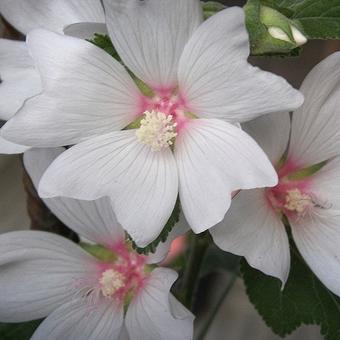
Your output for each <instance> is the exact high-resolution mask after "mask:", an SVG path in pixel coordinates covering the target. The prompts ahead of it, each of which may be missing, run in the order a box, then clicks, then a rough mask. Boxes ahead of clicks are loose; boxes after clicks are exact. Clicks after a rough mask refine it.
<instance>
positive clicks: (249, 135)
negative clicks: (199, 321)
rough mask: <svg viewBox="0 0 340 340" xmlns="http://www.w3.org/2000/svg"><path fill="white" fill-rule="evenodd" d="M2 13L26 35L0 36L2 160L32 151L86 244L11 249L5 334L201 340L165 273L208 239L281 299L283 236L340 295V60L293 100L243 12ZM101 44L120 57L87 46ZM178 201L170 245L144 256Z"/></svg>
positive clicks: (1, 271)
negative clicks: (252, 41)
mask: <svg viewBox="0 0 340 340" xmlns="http://www.w3.org/2000/svg"><path fill="white" fill-rule="evenodd" d="M0 11H1V13H2V14H3V15H4V17H5V18H6V19H7V20H8V22H10V23H11V24H12V25H13V26H15V27H16V28H17V29H18V30H19V31H21V32H22V33H23V34H25V35H26V36H27V38H26V42H18V41H10V40H5V39H0V61H1V65H0V75H1V83H0V94H1V99H0V117H1V119H4V120H8V122H7V123H6V124H5V125H4V126H3V127H2V129H1V137H0V152H2V153H9V154H14V153H23V152H24V165H25V168H26V171H27V172H28V174H29V175H30V177H31V179H32V181H33V183H34V186H35V187H36V189H37V190H38V192H39V195H40V197H41V198H42V200H43V201H44V203H45V204H46V206H47V207H48V208H49V209H50V210H51V211H52V212H53V213H54V214H55V215H56V216H57V217H58V218H59V219H60V220H61V221H62V222H63V223H64V224H65V225H67V226H68V227H69V228H71V229H72V230H73V231H74V232H76V233H77V234H79V235H80V237H81V240H82V241H84V242H81V243H80V244H79V245H78V244H75V243H72V242H71V241H68V240H66V239H65V238H63V237H62V236H59V235H54V234H50V233H45V232H38V231H35V232H34V231H25V232H22V231H21V232H12V233H8V234H3V235H1V236H0V321H1V322H23V321H28V320H32V319H39V318H45V319H44V321H43V322H42V323H41V325H40V326H39V328H38V329H37V330H36V332H35V334H34V335H33V339H34V340H43V339H99V340H106V339H117V340H118V339H119V340H128V339H130V340H135V339H142V340H159V339H161V340H174V339H176V340H177V339H178V340H180V339H183V340H189V339H192V338H193V320H194V317H193V315H192V314H191V312H190V311H189V310H188V309H187V308H186V307H190V306H186V307H185V306H184V305H183V304H182V302H184V301H183V300H182V299H181V302H180V301H179V300H178V299H177V298H176V297H175V296H174V295H173V294H172V293H171V292H170V289H171V287H172V286H173V284H174V282H175V281H176V280H177V273H176V272H175V271H174V270H172V269H169V268H165V267H162V266H161V265H160V263H161V262H162V261H163V260H164V259H165V258H166V256H167V254H168V252H169V248H170V245H171V242H172V241H173V240H174V239H175V238H176V237H177V236H179V235H182V234H184V233H186V232H187V231H188V230H189V229H191V230H192V231H193V232H194V233H195V234H198V233H202V232H205V231H206V230H209V232H210V234H211V235H212V238H213V240H214V242H215V243H216V244H217V245H218V246H219V247H220V248H221V249H222V250H225V251H228V252H232V253H234V254H237V255H241V256H244V257H245V258H246V259H247V261H248V263H249V264H250V265H251V266H253V267H255V268H257V269H259V270H261V271H263V272H264V273H266V274H268V275H271V276H275V277H278V278H279V279H281V281H282V283H283V284H284V283H285V282H286V280H287V277H288V273H289V267H290V254H289V240H288V236H287V233H286V226H285V225H284V222H283V221H285V222H286V223H287V222H289V225H290V228H291V231H292V237H293V239H294V241H295V243H296V245H297V247H298V249H299V251H300V253H301V254H302V256H303V257H304V259H305V261H306V262H307V264H308V265H309V266H310V268H311V269H312V270H313V271H314V273H315V274H316V275H317V276H318V277H319V279H320V280H321V281H322V282H323V283H324V284H325V286H327V287H328V289H330V290H331V291H332V292H334V293H335V294H337V295H340V289H339V287H340V286H339V282H340V264H339V257H340V251H339V249H340V247H339V246H338V245H339V244H340V232H339V230H338V226H340V213H339V209H340V206H339V207H338V205H339V204H340V199H339V198H340V187H339V184H338V183H337V180H338V179H339V178H340V175H339V174H340V161H339V160H340V157H339V156H340V155H339V153H340V152H339V151H338V150H340V134H339V131H340V130H339V127H340V120H339V118H338V115H337V107H338V100H340V96H339V93H338V92H339V88H340V87H339V83H340V71H339V70H340V55H339V53H335V54H333V55H332V56H330V57H328V58H327V59H325V60H324V61H323V62H321V63H320V64H319V65H318V66H316V67H315V69H314V70H313V71H312V72H311V73H310V74H309V76H308V77H307V78H306V80H305V82H304V83H303V85H302V87H301V90H300V91H297V90H295V89H294V88H292V87H291V86H290V85H289V84H288V83H287V81H286V80H284V79H283V78H281V77H279V76H276V75H274V74H271V73H269V72H265V71H262V70H260V69H258V68H257V67H254V66H252V65H250V64H249V63H248V61H247V58H248V56H249V53H250V50H249V39H248V34H247V30H246V26H245V22H244V12H243V10H242V9H241V8H237V7H231V8H227V9H223V10H221V11H219V12H218V13H217V14H215V15H213V16H211V17H210V18H208V19H207V20H204V17H203V12H202V7H201V3H200V1H197V0H146V1H140V0H104V1H100V0H95V1H93V0H92V1H84V0H82V1H81V0H67V1H66V0H61V1H58V2H53V1H47V0H36V1H33V0H26V1H23V0H2V2H1V3H0ZM292 29H295V31H294V30H293V34H294V38H295V40H296V42H297V41H298V40H299V39H300V40H301V36H302V33H301V32H299V31H296V30H297V29H296V28H292ZM294 32H295V33H294ZM98 33H101V34H103V35H107V36H108V37H109V38H110V40H111V42H112V44H113V47H114V49H115V51H116V52H117V55H119V60H118V59H115V58H113V57H112V56H111V55H110V54H109V53H107V51H105V50H104V49H102V48H100V47H99V46H96V44H94V43H93V42H91V39H92V38H93V37H94V35H95V34H98ZM271 34H272V35H273V37H274V38H275V34H273V32H272V33H271ZM276 35H277V34H276ZM303 42H305V41H303ZM301 43H302V42H301ZM338 98H339V99H338ZM292 110H295V111H294V112H293V115H292V119H291V116H290V113H289V112H290V111H292ZM339 117H340V116H339ZM233 196H234V198H233V199H232V197H233ZM178 201H179V202H180V206H181V211H182V213H183V214H180V219H179V223H177V224H176V225H174V226H172V229H171V231H170V232H169V235H168V237H167V240H166V241H164V239H163V241H164V242H157V248H156V249H155V252H154V253H149V254H144V255H142V254H140V253H138V252H137V251H136V248H137V247H140V248H145V247H147V246H148V245H150V244H151V243H152V242H155V240H157V239H158V238H159V237H160V235H162V230H163V229H164V227H165V225H166V224H167V222H168V221H169V220H171V216H172V214H173V212H174V209H175V206H176V202H178ZM127 234H128V235H127ZM330 272H331V273H333V275H329V273H330ZM178 298H181V296H180V294H179V296H178Z"/></svg>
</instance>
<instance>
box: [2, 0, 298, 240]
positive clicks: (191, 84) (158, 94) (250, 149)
mask: <svg viewBox="0 0 340 340" xmlns="http://www.w3.org/2000/svg"><path fill="white" fill-rule="evenodd" d="M105 4H106V15H107V25H108V29H109V32H110V36H111V39H112V41H113V44H114V46H115V47H116V49H117V51H118V53H119V55H120V57H121V58H122V60H123V62H124V64H125V65H126V66H127V67H128V68H129V69H130V70H131V71H132V72H133V73H134V74H135V75H136V76H137V77H138V78H140V79H142V80H143V81H144V82H146V83H147V84H148V85H149V86H150V87H151V88H152V90H153V93H154V95H153V96H152V97H146V96H145V95H143V94H142V93H141V92H140V90H139V89H138V88H137V86H136V85H135V83H134V82H133V80H132V79H131V77H130V76H129V74H128V73H127V71H126V69H125V68H124V67H123V66H122V65H121V64H119V63H118V62H117V61H115V60H114V59H113V58H111V56H109V55H108V54H107V53H105V52H104V51H103V50H101V49H99V48H97V47H96V46H94V45H93V44H90V43H88V42H86V41H82V40H79V39H74V38H71V37H66V36H61V35H58V34H55V33H51V32H48V31H43V30H37V31H35V32H33V33H31V34H30V35H29V36H28V47H29V49H30V52H31V54H32V55H33V57H34V59H35V61H36V64H37V65H38V68H39V70H40V72H41V75H42V78H43V82H44V91H43V93H42V95H40V96H37V97H35V98H33V99H31V100H29V101H27V102H26V103H25V105H24V107H23V108H22V109H21V110H20V111H19V113H18V114H17V115H16V116H15V117H14V118H13V119H12V120H10V121H9V122H8V123H7V124H6V125H5V127H4V128H3V130H2V132H3V135H4V137H5V138H6V139H9V140H11V141H13V142H17V143H24V144H27V145H31V146H37V147H49V146H51V147H52V146H60V145H74V144H76V145H75V146H73V147H72V148H70V149H69V150H67V151H66V152H65V153H63V154H62V155H61V156H60V157H59V158H58V159H57V160H56V161H55V162H54V163H53V164H52V165H51V167H50V168H49V169H48V170H47V173H46V175H45V176H44V178H43V179H42V183H41V186H40V193H41V195H42V196H45V197H51V196H68V197H74V198H79V199H86V200H89V199H97V198H99V197H102V196H108V197H110V199H111V201H112V205H113V208H114V210H115V213H116V216H117V218H118V221H119V222H120V223H121V224H122V225H123V226H124V228H125V229H126V230H127V231H128V232H129V234H130V235H131V236H132V237H133V238H134V240H135V241H136V243H137V244H138V245H139V246H145V245H147V244H148V243H149V242H151V241H152V240H153V239H155V238H156V237H157V236H158V235H159V233H160V231H161V229H162V227H163V226H164V225H165V223H166V221H167V220H168V218H169V216H170V215H171V212H172V210H173V208H174V205H175V202H176V199H177V195H178V192H179V197H180V200H181V204H182V208H183V212H184V215H185V217H186V218H187V220H188V222H189V224H190V225H191V227H192V228H193V230H194V231H195V232H202V231H204V230H206V229H208V228H210V227H211V226H213V225H215V224H216V223H218V222H219V221H221V220H222V219H223V217H224V215H225V213H226V211H227V210H228V208H229V205H230V201H231V198H230V196H231V195H230V194H231V192H232V191H234V190H236V189H249V188H254V187H262V186H272V185H275V184H276V183H277V176H276V173H275V171H274V170H273V168H272V166H271V164H270V162H269V161H268V159H267V157H266V156H265V155H264V153H263V152H262V150H261V149H260V148H259V147H258V145H257V144H256V143H255V142H254V141H253V140H252V139H251V138H250V137H249V136H248V135H247V134H246V133H244V132H243V131H242V130H241V129H239V128H238V127H237V126H236V125H237V123H238V122H243V121H246V120H249V119H251V118H254V117H256V116H259V115H261V114H264V113H269V112H276V111H282V110H284V109H288V110H289V109H294V108H296V107H298V106H299V105H301V103H302V101H303V98H302V95H301V94H300V93H299V92H298V91H296V90H294V89H293V88H292V87H291V86H290V85H288V83H287V82H286V81H285V80H284V79H282V78H280V77H277V76H275V75H272V74H270V73H267V72H262V71H260V70H259V69H258V68H255V67H252V66H251V65H249V64H248V63H247V57H248V55H249V43H248V35H247V31H246V28H245V25H244V14H243V10H242V9H240V8H230V9H227V10H224V11H221V12H220V13H218V14H217V15H215V16H213V17H211V18H210V19H208V20H207V21H205V22H203V23H202V10H201V6H200V2H199V1H196V0H185V1H184V0H171V1H170V0H157V1H155V0H151V1H136V0H128V1H126V0H124V1H118V0H115V1H106V2H105ZM165 116H167V118H166V119H165ZM140 120H141V121H142V122H141V126H140V128H139V130H138V129H137V130H122V129H124V128H125V127H127V126H128V125H130V124H131V123H132V122H136V121H137V122H138V121H140ZM121 130H122V131H121ZM155 150H156V151H155ZM157 150H159V151H157Z"/></svg>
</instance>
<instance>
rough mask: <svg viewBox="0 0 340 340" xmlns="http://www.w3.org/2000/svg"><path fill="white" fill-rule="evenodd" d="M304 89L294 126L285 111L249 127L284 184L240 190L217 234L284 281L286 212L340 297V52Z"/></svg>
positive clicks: (304, 251) (305, 251)
mask: <svg viewBox="0 0 340 340" xmlns="http://www.w3.org/2000/svg"><path fill="white" fill-rule="evenodd" d="M301 91H302V93H303V94H304V96H305V103H304V105H303V106H302V107H301V108H300V109H298V110H297V111H295V112H294V113H293V119H292V122H290V117H289V114H288V113H287V114H281V115H275V116H274V115H271V116H269V117H263V118H258V119H256V120H254V121H252V122H250V123H247V124H245V129H246V130H247V131H248V132H249V133H250V134H251V135H252V136H253V137H254V138H255V139H256V140H257V141H258V143H259V144H260V145H261V146H262V147H263V149H264V150H265V151H266V153H267V155H268V157H269V158H270V160H271V161H272V163H273V165H274V166H275V168H276V169H277V173H278V176H279V183H278V185H277V186H275V187H273V188H266V189H256V190H248V191H242V192H240V193H239V194H238V195H237V196H236V197H235V198H234V200H233V204H232V206H231V209H230V210H229V212H228V213H227V215H226V218H225V219H224V221H223V222H222V223H220V224H219V225H218V226H216V227H215V228H212V229H211V234H212V236H213V238H214V241H215V243H216V244H217V245H218V246H219V247H220V248H222V249H223V250H226V251H229V252H232V253H236V254H238V255H242V256H245V258H246V259H247V261H248V262H249V264H250V265H251V266H253V267H255V268H257V269H259V270H261V271H263V272H264V273H266V274H268V275H272V276H275V277H278V278H279V279H280V280H281V281H282V282H283V283H285V282H286V280H287V277H288V274H289V267H290V253H289V243H288V237H287V234H286V230H285V226H284V224H283V222H282V217H283V215H284V216H286V217H287V219H288V221H289V224H290V227H291V231H292V236H293V239H294V241H295V243H296V246H297V248H298V250H299V251H300V253H301V255H302V256H303V258H304V259H305V261H306V262H307V264H308V265H309V266H310V268H311V269H312V270H313V272H314V273H315V274H316V275H317V276H318V278H319V279H320V280H321V281H322V282H323V283H324V284H325V286H326V287H328V288H329V289H330V290H331V291H332V292H334V293H335V294H337V295H340V288H339V287H340V262H339V259H340V248H339V244H340V196H339V192H340V187H339V185H340V181H339V179H340V158H339V155H340V132H339V131H340V115H339V113H338V109H339V103H340V96H339V94H340V53H335V54H333V55H331V56H330V57H328V58H327V59H325V60H324V61H322V62H321V63H320V64H318V65H317V66H316V67H315V68H314V69H313V70H312V71H311V72H310V74H309V75H308V76H307V78H306V79H305V81H304V82H303V85H302V87H301ZM290 134H291V137H290V142H289V148H288V151H287V153H286V157H285V158H282V156H283V154H284V153H285V150H286V149H287V145H288V141H289V136H290Z"/></svg>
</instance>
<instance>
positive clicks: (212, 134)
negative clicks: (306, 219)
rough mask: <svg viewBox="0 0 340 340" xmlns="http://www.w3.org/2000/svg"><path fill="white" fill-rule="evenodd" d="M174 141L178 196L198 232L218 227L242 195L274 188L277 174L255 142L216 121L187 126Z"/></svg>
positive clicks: (193, 123) (188, 219)
mask: <svg viewBox="0 0 340 340" xmlns="http://www.w3.org/2000/svg"><path fill="white" fill-rule="evenodd" d="M188 124H189V125H188V126H187V127H186V130H185V131H183V132H182V133H181V134H180V135H179V136H178V137H177V140H176V147H175V157H176V161H177V167H178V173H179V194H180V200H181V204H182V209H183V212H184V215H185V217H186V219H187V221H188V223H189V224H190V226H191V228H192V229H193V230H194V232H196V233H199V232H202V231H204V230H206V229H208V228H210V227H212V226H214V225H215V224H217V223H218V222H220V221H221V220H222V219H223V217H224V215H225V213H226V212H227V210H228V209H229V206H230V201H231V193H232V192H233V191H235V190H239V189H252V188H257V187H265V186H274V185H275V184H276V183H277V174H276V172H275V170H274V168H273V167H272V165H271V163H270V162H269V160H268V158H267V157H266V155H265V154H264V152H263V151H262V150H261V149H260V147H259V146H258V145H257V144H256V143H255V141H254V140H253V139H252V138H251V137H250V136H249V135H247V134H246V133H245V132H243V131H242V130H241V129H239V128H237V127H235V126H233V125H231V124H229V123H226V122H224V121H221V120H217V119H197V120H195V121H191V122H189V123H188Z"/></svg>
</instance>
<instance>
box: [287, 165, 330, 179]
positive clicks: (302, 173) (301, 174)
mask: <svg viewBox="0 0 340 340" xmlns="http://www.w3.org/2000/svg"><path fill="white" fill-rule="evenodd" d="M326 164H327V161H324V162H320V163H318V164H315V165H312V166H309V167H307V168H303V169H301V170H298V171H295V172H293V173H291V174H290V175H288V176H287V178H288V179H289V180H292V181H298V180H303V179H305V178H306V177H309V176H312V175H314V174H315V173H316V172H318V171H319V170H320V169H322V168H323V167H324V166H325V165H326Z"/></svg>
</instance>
